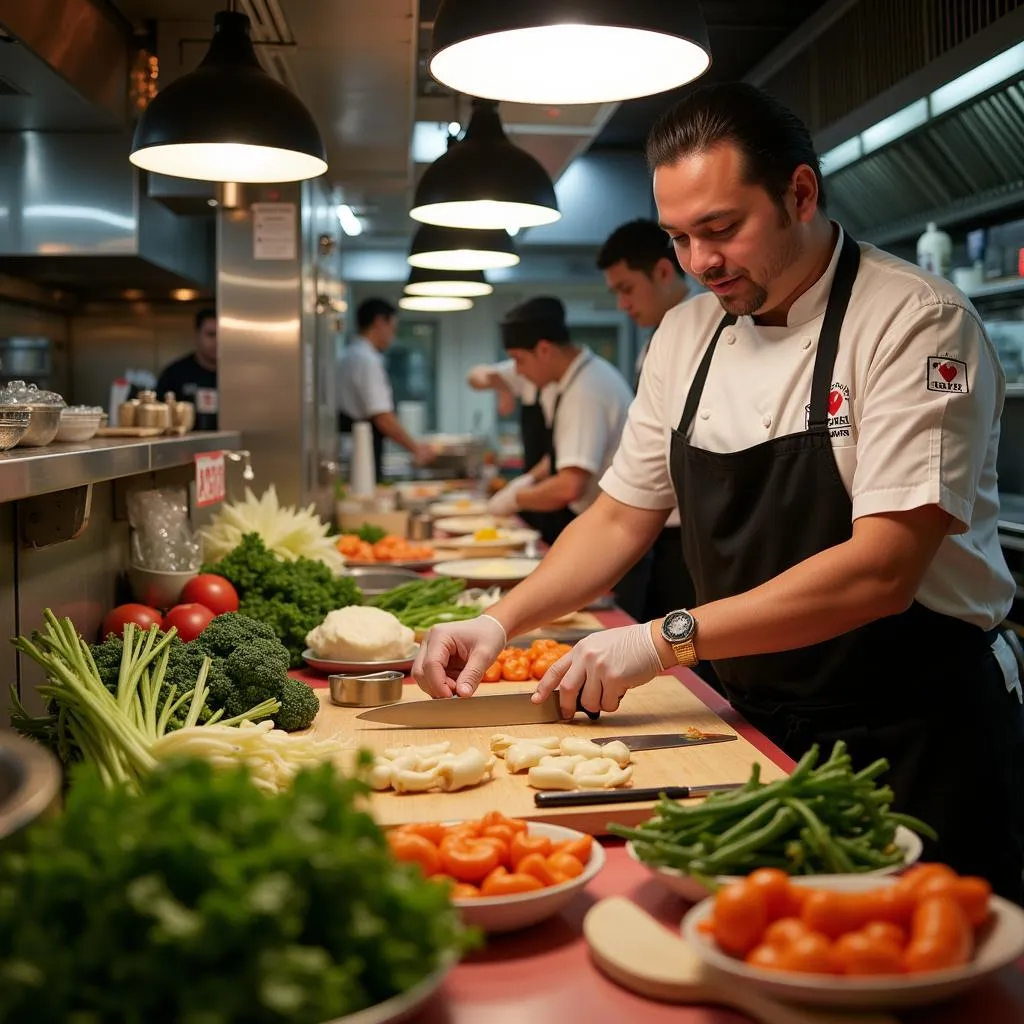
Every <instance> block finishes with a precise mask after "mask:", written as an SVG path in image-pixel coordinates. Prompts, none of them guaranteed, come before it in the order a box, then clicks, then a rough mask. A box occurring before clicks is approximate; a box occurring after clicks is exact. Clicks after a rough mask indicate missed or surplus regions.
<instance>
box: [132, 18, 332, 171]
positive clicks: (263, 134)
mask: <svg viewBox="0 0 1024 1024" xmlns="http://www.w3.org/2000/svg"><path fill="white" fill-rule="evenodd" d="M233 6H234V5H233V4H232V7H233ZM129 159H130V160H131V162H132V163H133V164H135V165H136V167H141V168H142V169H143V170H146V171H153V172H156V173H158V174H169V175H172V176H173V177H178V178H194V179H197V180H201V181H239V182H284V181H301V180H304V179H306V178H315V177H317V176H318V175H320V174H323V173H324V171H326V170H327V157H326V153H325V150H324V143H323V139H322V138H321V137H320V132H319V131H318V130H317V126H316V123H315V122H314V120H313V117H312V115H311V114H310V112H309V111H308V110H307V109H306V107H305V106H304V105H303V103H302V101H301V100H299V98H298V97H297V96H295V95H294V94H293V93H292V92H291V91H290V90H288V89H287V88H285V86H283V85H281V83H280V82H277V81H275V80H274V79H273V78H272V77H271V76H270V75H268V74H267V72H266V71H264V70H263V68H262V67H261V66H260V62H259V60H258V59H257V57H256V51H255V49H254V48H253V43H252V39H251V38H250V36H249V19H248V18H247V17H246V16H245V15H244V14H239V13H237V12H235V11H234V10H229V11H220V12H218V13H217V14H216V15H215V16H214V31H213V38H212V39H211V40H210V49H209V50H208V51H207V53H206V56H205V57H204V58H203V60H202V62H201V63H200V65H199V67H198V68H196V70H195V71H192V72H191V73H189V74H187V75H183V76H182V77H181V78H178V79H176V80H175V81H173V82H171V84H170V85H168V86H167V88H166V89H162V90H161V91H160V92H159V93H157V95H156V96H155V97H154V99H153V100H152V102H151V103H150V104H149V106H148V107H147V108H146V110H145V112H144V113H143V115H142V117H141V118H140V119H139V123H138V125H137V126H136V128H135V137H134V138H133V140H132V152H131V156H130V157H129Z"/></svg>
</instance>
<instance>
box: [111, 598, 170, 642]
mask: <svg viewBox="0 0 1024 1024" xmlns="http://www.w3.org/2000/svg"><path fill="white" fill-rule="evenodd" d="M129 622H134V623H135V625H136V626H138V627H139V628H140V629H149V628H150V627H151V626H159V625H161V619H160V613H159V612H158V611H157V610H156V609H155V608H150V607H149V605H146V604H120V605H118V606H117V607H116V608H113V609H111V610H110V611H109V612H107V615H106V618H105V619H104V620H103V625H102V626H101V627H100V639H101V640H106V638H107V637H108V636H110V634H111V633H113V634H114V635H115V636H124V627H125V626H126V625H127V624H128V623H129Z"/></svg>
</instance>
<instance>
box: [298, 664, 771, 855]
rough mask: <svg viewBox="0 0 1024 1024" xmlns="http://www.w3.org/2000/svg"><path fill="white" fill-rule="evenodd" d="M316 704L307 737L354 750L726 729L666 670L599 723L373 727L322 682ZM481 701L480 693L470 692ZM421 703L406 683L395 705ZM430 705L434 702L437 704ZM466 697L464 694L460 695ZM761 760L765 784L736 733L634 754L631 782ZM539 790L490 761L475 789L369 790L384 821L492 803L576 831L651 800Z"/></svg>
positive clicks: (468, 812)
mask: <svg viewBox="0 0 1024 1024" xmlns="http://www.w3.org/2000/svg"><path fill="white" fill-rule="evenodd" d="M524 689H526V687H525V686H524V684H523V683H488V684H486V693H487V694H500V693H522V692H523V691H524ZM317 696H318V697H319V699H320V701H321V708H320V712H319V714H318V715H317V717H316V720H315V721H314V722H313V729H312V735H313V736H314V737H315V738H318V739H330V738H331V737H332V736H345V737H349V738H351V739H352V740H353V741H354V742H355V743H357V744H358V746H360V747H365V748H367V749H369V750H371V751H373V752H374V753H383V752H384V751H385V750H386V749H388V748H389V747H393V746H395V744H396V742H398V743H401V744H412V745H424V744H433V743H438V742H440V741H443V740H447V741H449V742H450V743H451V745H452V751H453V752H455V753H458V752H459V751H462V750H465V749H466V748H468V747H476V748H477V749H478V750H480V751H483V752H487V751H489V750H490V744H491V737H492V736H494V734H495V733H497V732H504V733H509V734H510V735H513V736H515V737H516V738H517V739H527V740H528V739H531V738H537V737H541V736H557V737H559V738H561V737H563V736H584V737H586V738H588V739H599V738H601V737H603V736H617V735H620V734H626V733H630V734H636V733H650V732H659V733H662V732H683V731H685V730H686V728H687V727H689V726H694V727H696V728H698V729H703V730H705V731H706V732H716V733H717V732H728V731H729V728H728V726H727V725H726V724H725V723H724V722H723V721H722V720H721V719H720V718H719V717H718V716H717V715H715V714H714V713H713V712H712V711H710V710H709V709H708V708H707V707H706V706H705V705H704V704H702V703H701V702H700V701H699V700H698V699H697V698H696V697H695V696H694V695H693V693H691V692H690V690H689V689H688V688H687V687H686V686H684V685H683V684H682V683H681V682H680V681H679V680H678V679H677V678H675V677H674V676H659V677H657V678H656V679H652V680H651V682H649V683H647V684H645V685H644V686H639V687H637V688H636V689H633V690H630V691H629V693H628V694H627V695H626V697H625V698H624V700H623V702H622V707H620V708H619V710H618V711H616V712H615V713H614V714H602V715H601V718H600V720H599V721H597V722H591V721H588V720H587V719H586V718H584V717H583V716H582V715H577V716H576V718H575V719H573V721H572V722H541V723H539V724H537V725H518V726H507V727H503V728H500V729H495V728H494V727H493V726H485V727H482V728H478V729H459V730H451V729H403V730H402V731H401V732H400V733H398V732H396V731H395V728H394V727H393V726H387V725H377V724H375V723H374V722H370V721H366V720H365V719H360V718H359V717H358V716H359V714H360V711H359V709H358V708H341V707H337V706H336V705H334V704H332V703H331V699H330V694H329V693H328V692H327V690H326V688H324V689H320V690H318V691H317ZM474 699H480V698H474ZM419 700H423V701H430V698H429V697H428V696H427V695H426V694H425V693H422V692H421V691H420V690H419V689H418V687H415V686H408V687H406V692H405V695H404V699H403V701H402V703H401V704H400V705H396V706H395V708H396V709H397V708H398V707H405V706H406V705H411V704H414V703H416V702H417V701H419ZM434 703H440V702H437V701H435V702H434ZM462 703H465V701H462ZM755 761H756V762H758V763H759V764H760V766H761V778H762V780H763V781H765V782H771V781H772V780H774V779H778V778H782V777H783V775H784V774H785V773H784V772H783V771H782V769H780V768H778V767H777V766H776V765H775V764H774V763H773V762H772V761H771V760H769V758H768V756H767V755H765V754H761V753H759V752H758V751H757V750H756V749H755V748H754V747H753V746H751V744H750V743H749V742H748V741H747V740H746V739H744V738H743V737H742V736H741V737H740V738H739V739H738V740H737V741H736V742H734V743H710V744H708V745H707V746H703V747H682V748H677V749H671V750H651V751H648V752H647V753H644V754H641V755H638V756H637V757H636V758H634V764H633V780H632V781H633V785H634V786H635V787H636V788H638V789H642V788H649V787H660V788H662V789H664V788H665V786H669V785H682V784H686V785H690V786H702V785H707V784H709V783H723V782H734V781H735V780H737V779H747V778H749V777H750V769H751V765H752V764H753V762H755ZM536 792H537V791H536V790H534V789H531V788H530V787H529V786H528V785H527V784H526V779H525V777H524V776H522V775H509V774H508V772H506V771H505V769H504V766H503V765H500V764H499V765H498V766H497V769H496V771H495V773H494V777H493V778H492V779H491V780H490V781H489V782H487V783H486V784H485V785H482V786H473V787H471V788H469V789H465V790H459V791H458V792H455V793H441V792H435V793H417V794H416V795H415V796H414V797H412V796H408V795H403V794H396V793H389V792H382V793H374V794H372V795H371V796H370V797H369V805H370V809H371V811H372V813H373V816H374V818H375V819H376V820H377V821H378V822H379V823H380V824H381V825H383V826H385V827H386V826H389V825H404V824H406V823H408V822H413V821H450V820H453V819H455V818H459V819H469V818H473V819H476V818H481V817H483V816H484V815H485V814H486V813H487V812H488V811H491V810H494V808H495V807H500V808H501V810H502V813H504V814H506V815H508V816H509V817H513V818H523V819H526V820H530V821H548V822H551V823H553V824H557V825H568V826H569V827H570V828H576V829H579V830H580V831H583V832H591V833H593V834H595V835H601V834H603V833H604V832H606V831H607V828H608V823H609V822H611V821H617V822H620V823H622V824H624V825H635V824H637V823H639V822H641V821H644V820H646V819H647V818H649V817H650V816H651V813H652V809H653V807H654V804H655V801H654V800H653V799H652V800H649V801H645V802H643V803H627V804H604V805H600V806H594V807H548V808H539V807H537V806H536V805H535V804H534V802H533V797H534V794H535V793H536Z"/></svg>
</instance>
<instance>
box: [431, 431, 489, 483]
mask: <svg viewBox="0 0 1024 1024" xmlns="http://www.w3.org/2000/svg"><path fill="white" fill-rule="evenodd" d="M422 441H423V443H424V444H428V445H430V447H431V448H432V449H433V450H434V459H433V461H432V462H431V464H430V472H431V476H433V477H435V478H437V477H446V478H447V479H449V480H453V479H463V478H465V479H469V480H474V479H476V477H477V476H479V474H480V470H481V468H482V467H483V462H484V453H485V452H486V451H487V439H486V438H482V437H475V436H474V435H472V434H427V435H425V436H424V437H423V438H422Z"/></svg>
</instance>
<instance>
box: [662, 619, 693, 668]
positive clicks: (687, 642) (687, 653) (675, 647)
mask: <svg viewBox="0 0 1024 1024" xmlns="http://www.w3.org/2000/svg"><path fill="white" fill-rule="evenodd" d="M661 636H662V639H663V640H664V641H665V642H666V643H667V644H668V645H669V646H670V647H671V648H672V653H673V654H675V656H676V662H677V663H678V664H680V665H683V666H685V667H686V668H690V667H692V666H693V665H696V664H697V662H698V661H700V658H698V657H697V648H696V647H695V646H694V643H695V641H696V639H697V620H696V619H695V618H694V617H693V616H692V615H691V614H690V613H689V612H688V611H685V610H683V609H680V610H679V611H674V612H669V613H668V615H666V616H665V618H664V619H663V620H662V623H661Z"/></svg>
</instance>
